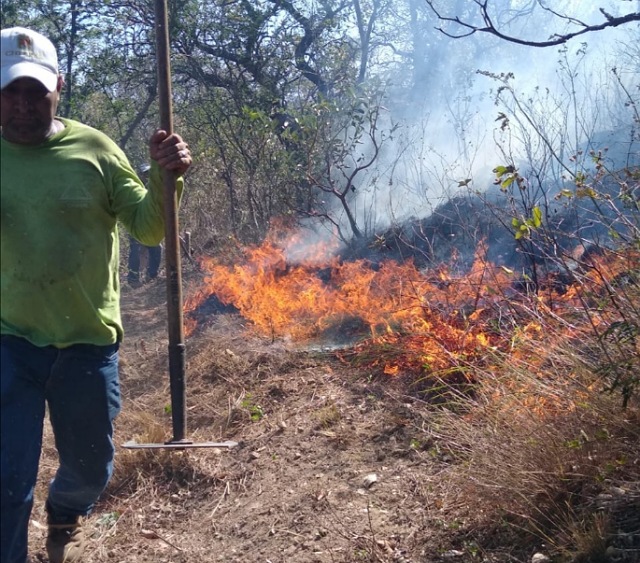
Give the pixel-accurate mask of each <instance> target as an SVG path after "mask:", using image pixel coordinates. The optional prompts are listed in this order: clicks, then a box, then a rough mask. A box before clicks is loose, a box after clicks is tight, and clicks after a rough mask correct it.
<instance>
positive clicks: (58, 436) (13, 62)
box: [0, 28, 191, 563]
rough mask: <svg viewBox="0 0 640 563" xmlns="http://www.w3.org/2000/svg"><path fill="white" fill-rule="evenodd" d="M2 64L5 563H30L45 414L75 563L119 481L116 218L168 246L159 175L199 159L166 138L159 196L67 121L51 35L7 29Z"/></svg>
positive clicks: (61, 528)
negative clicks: (98, 508)
mask: <svg viewBox="0 0 640 563" xmlns="http://www.w3.org/2000/svg"><path fill="white" fill-rule="evenodd" d="M1 59H2V61H1V76H0V96H1V105H0V109H1V111H0V114H1V123H0V125H1V126H2V130H1V133H2V138H1V139H0V150H1V152H0V156H1V158H0V172H1V174H0V198H1V201H0V204H1V205H0V234H1V236H0V246H1V248H0V250H1V256H2V261H1V269H0V274H1V275H0V287H1V292H0V300H1V301H0V335H1V336H0V403H1V404H0V407H1V408H0V416H1V428H0V429H1V448H0V449H1V460H0V461H1V463H0V469H1V497H2V498H1V510H2V514H1V522H0V528H1V537H0V541H1V543H0V553H1V563H25V561H26V559H27V528H28V522H29V516H30V513H31V508H32V505H33V492H34V487H35V483H36V478H37V470H38V460H39V456H40V450H41V446H42V428H43V419H44V413H45V403H46V404H47V405H48V407H49V416H50V421H51V425H52V428H53V431H54V435H55V444H56V448H57V450H58V454H59V464H60V465H59V468H58V470H57V473H56V475H55V478H54V479H53V480H52V482H51V483H50V486H49V493H48V498H47V502H46V511H47V516H48V527H49V531H48V537H47V551H48V554H49V559H50V562H51V563H77V562H79V561H83V556H82V551H83V548H84V544H85V539H84V535H83V532H82V527H81V517H83V516H86V515H87V514H89V513H90V512H91V510H92V508H93V506H94V504H95V502H96V501H97V499H98V497H99V495H100V494H101V493H102V492H103V490H104V488H105V487H106V485H107V483H108V481H109V479H110V477H111V473H112V470H113V457H114V444H113V440H112V437H113V421H114V419H115V417H116V415H117V413H118V411H119V410H120V392H119V383H118V344H119V342H120V341H121V340H122V337H123V330H122V323H121V319H120V304H119V301H120V289H119V280H118V230H117V228H116V221H121V222H122V223H123V225H124V226H125V227H126V228H127V229H128V230H129V232H130V233H131V234H133V235H134V236H135V237H136V238H137V239H139V240H140V241H142V242H143V243H144V244H149V245H155V244H158V243H159V242H160V240H161V239H162V237H163V234H164V232H163V231H164V221H163V198H162V181H161V169H164V170H166V171H169V173H174V174H176V175H177V176H179V175H181V174H184V172H186V170H187V169H188V168H189V166H190V165H191V155H190V152H189V149H188V147H187V145H186V143H185V142H184V141H183V140H182V138H181V137H180V136H179V135H176V134H173V135H168V134H167V132H166V131H162V130H158V131H156V132H155V133H154V134H153V135H152V137H151V139H150V142H149V152H150V157H151V159H152V169H151V181H150V184H149V190H148V191H147V189H146V188H145V187H144V185H143V184H142V182H141V181H140V180H139V178H138V177H137V176H136V174H135V172H134V171H133V169H132V168H131V166H130V164H129V162H128V161H127V158H126V157H125V155H124V153H123V152H122V151H121V150H120V149H119V148H118V147H117V145H116V144H115V143H113V142H112V141H111V140H110V139H109V138H108V137H106V136H105V135H103V134H102V133H100V132H98V131H96V130H95V129H92V128H90V127H87V126H85V125H83V124H81V123H78V122H77V121H73V120H69V119H63V118H60V117H57V116H56V109H57V106H58V101H59V98H60V91H61V88H62V85H63V81H62V78H61V77H60V75H59V73H58V63H57V56H56V51H55V48H54V46H53V45H52V43H51V42H50V41H49V40H48V39H47V38H45V37H44V36H42V35H40V34H38V33H35V32H34V31H31V30H28V29H24V28H11V29H5V30H2V33H1ZM177 187H178V190H179V193H181V192H182V180H181V179H177Z"/></svg>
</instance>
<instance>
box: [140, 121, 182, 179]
mask: <svg viewBox="0 0 640 563" xmlns="http://www.w3.org/2000/svg"><path fill="white" fill-rule="evenodd" d="M149 154H150V155H151V158H152V159H153V160H155V161H156V162H157V163H158V165H159V166H160V168H164V169H165V170H171V171H172V172H175V173H176V174H177V175H179V176H182V175H183V174H184V173H185V172H186V171H187V170H188V169H189V166H191V163H192V162H193V160H192V159H191V151H190V150H189V145H187V143H185V142H184V141H183V140H182V137H181V136H180V135H178V134H177V133H173V134H172V135H168V134H167V132H166V131H164V130H163V129H158V130H157V131H156V132H155V133H154V134H153V135H152V136H151V139H150V141H149Z"/></svg>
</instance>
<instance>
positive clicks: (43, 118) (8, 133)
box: [0, 78, 62, 145]
mask: <svg viewBox="0 0 640 563" xmlns="http://www.w3.org/2000/svg"><path fill="white" fill-rule="evenodd" d="M61 87H62V80H60V79H59V80H58V85H57V87H56V89H55V90H54V91H53V92H48V91H47V89H46V88H45V87H44V86H43V85H42V84H41V83H40V82H39V81H37V80H35V79H33V78H18V79H16V80H14V81H13V82H11V83H9V84H8V85H7V86H5V87H4V88H3V89H2V90H0V98H1V104H0V118H1V119H0V121H1V124H2V136H3V137H4V138H5V139H6V140H7V141H10V142H12V143H18V144H21V145H37V144H39V143H42V142H43V141H44V140H46V139H47V137H48V136H49V135H50V132H51V129H52V125H53V119H54V117H55V115H56V110H57V109H58V101H59V99H60V89H61Z"/></svg>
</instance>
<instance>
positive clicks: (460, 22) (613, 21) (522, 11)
mask: <svg viewBox="0 0 640 563" xmlns="http://www.w3.org/2000/svg"><path fill="white" fill-rule="evenodd" d="M426 2H427V4H428V5H429V7H430V8H431V9H432V10H433V13H434V14H435V15H436V16H437V17H438V19H440V20H441V21H443V22H448V23H451V24H454V25H453V28H454V29H456V30H457V29H459V28H461V30H460V31H459V32H456V31H447V30H446V29H444V28H442V27H439V28H437V29H439V30H440V31H441V32H442V33H444V34H445V35H447V36H448V37H452V38H454V39H457V38H461V37H469V36H470V35H473V34H475V33H477V32H480V33H488V34H490V35H494V36H496V37H498V38H500V39H503V40H505V41H509V42H511V43H517V44H519V45H528V46H530V47H551V46H554V45H561V44H563V43H566V42H567V41H569V40H570V39H573V38H574V37H579V36H582V35H585V34H587V33H592V32H597V31H602V30H604V29H607V28H613V27H618V26H621V25H627V24H629V23H632V22H634V21H640V12H631V11H629V12H627V13H624V14H621V15H619V16H613V15H611V14H610V13H608V12H607V11H606V10H605V9H604V8H602V7H601V8H599V9H598V11H599V13H600V15H601V17H602V19H601V21H600V22H598V23H593V24H588V23H585V22H584V21H581V20H580V19H578V18H577V17H573V16H571V15H569V14H565V13H562V12H560V11H557V10H554V9H552V8H549V7H548V6H546V5H545V2H543V0H529V2H528V3H527V4H526V5H525V7H523V8H519V9H518V10H509V11H510V12H511V13H510V14H509V15H510V17H514V16H516V17H517V16H522V15H529V14H531V13H532V11H533V9H534V8H535V6H536V5H538V6H539V7H540V8H541V9H542V10H544V11H545V12H548V13H549V14H552V15H553V16H554V17H555V18H557V20H559V21H560V22H561V23H564V24H568V25H570V26H572V27H573V28H575V29H576V30H575V31H567V32H560V33H554V34H552V35H551V36H550V37H549V39H547V40H543V41H540V40H531V39H523V38H522V37H519V36H516V35H511V34H509V33H507V32H504V31H503V30H502V29H501V25H500V24H499V23H497V21H499V17H498V15H497V14H498V13H499V12H500V11H499V10H498V9H496V7H495V6H491V5H490V3H489V0H473V3H474V4H475V5H476V6H477V13H476V14H470V15H469V16H468V18H467V17H465V16H460V15H453V16H448V15H445V14H444V13H443V12H442V11H441V10H440V9H438V8H437V7H436V0H426ZM496 3H497V4H499V2H496ZM630 4H631V2H630ZM474 15H475V16H477V15H479V16H480V20H481V22H482V23H476V22H475V21H474ZM476 21H477V18H476Z"/></svg>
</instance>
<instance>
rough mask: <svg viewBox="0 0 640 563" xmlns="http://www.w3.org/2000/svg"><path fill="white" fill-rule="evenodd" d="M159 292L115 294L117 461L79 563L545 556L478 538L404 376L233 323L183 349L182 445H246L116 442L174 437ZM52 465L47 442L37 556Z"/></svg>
mask: <svg viewBox="0 0 640 563" xmlns="http://www.w3.org/2000/svg"><path fill="white" fill-rule="evenodd" d="M196 283H197V279H196V278H194V279H193V280H192V281H186V282H185V294H187V293H188V292H189V291H190V289H191V286H190V284H196ZM165 292H166V290H165V286H164V282H163V281H157V282H153V283H150V284H147V285H145V286H143V287H141V288H138V289H131V288H129V287H126V286H125V287H124V289H123V315H124V323H125V330H126V339H125V343H124V345H123V347H122V356H121V357H122V369H121V375H122V391H123V411H122V413H121V415H120V417H119V419H118V423H117V429H116V443H117V454H116V455H117V462H116V469H115V474H114V478H113V480H112V483H111V484H110V486H109V488H108V490H107V492H106V493H105V494H104V496H103V498H102V500H101V501H100V503H99V505H98V506H97V507H96V510H95V512H94V513H93V514H92V515H91V516H90V517H89V518H88V520H87V522H86V525H87V529H88V531H89V534H90V536H91V544H90V548H89V552H88V556H87V559H86V561H87V563H103V562H107V561H108V562H117V563H151V562H154V563H161V562H166V563H169V562H172V563H186V562H189V563H208V562H221V561H224V562H256V563H257V562H264V563H269V562H271V563H276V562H278V563H296V562H299V563H314V562H317V563H330V562H351V561H379V562H404V563H409V562H437V561H454V562H456V561H461V562H463V561H464V562H466V561H474V562H476V561H523V562H524V561H527V562H528V561H530V560H531V556H532V555H533V554H534V553H535V552H536V551H540V550H542V551H544V546H543V545H538V546H536V545H527V546H524V547H523V546H522V545H521V546H516V543H517V542H514V543H513V545H510V543H509V541H508V540H504V538H503V539H501V540H500V541H495V542H492V541H491V538H490V537H487V536H485V537H483V538H479V537H478V536H477V534H478V532H477V530H478V529H479V528H478V526H472V525H471V524H472V523H474V522H476V523H477V520H478V519H479V518H481V517H482V513H483V507H482V506H481V505H474V506H469V505H468V501H465V500H464V498H465V496H464V495H462V494H459V493H460V491H458V490H457V489H456V486H455V485H454V484H453V482H452V481H450V480H449V477H448V476H449V472H450V469H451V466H452V459H451V457H450V456H449V455H448V453H447V447H446V444H445V443H442V442H441V441H440V439H439V437H438V433H437V429H436V428H433V427H432V426H431V424H430V420H429V414H428V413H429V410H428V409H427V408H425V405H424V403H422V401H421V400H420V399H419V398H418V397H416V396H413V395H412V394H411V393H410V392H408V390H407V388H406V387H405V386H403V384H402V382H400V381H392V380H390V379H389V378H381V377H379V376H375V375H374V374H372V373H369V372H368V371H367V370H357V369H354V368H351V367H348V366H345V365H344V364H343V363H341V362H339V361H338V359H337V358H336V356H335V354H333V353H331V352H330V351H327V350H322V349H320V348H316V349H310V348H308V349H304V348H300V347H296V346H294V345H293V344H291V343H286V342H282V341H271V340H269V339H264V338H260V337H258V336H256V335H255V334H254V333H252V331H251V329H250V327H247V326H245V325H244V323H243V320H242V319H241V318H239V317H238V316H237V315H234V314H220V315H215V316H212V319H211V320H210V322H209V323H208V326H206V327H204V328H201V329H198V330H197V331H196V333H195V334H193V335H192V336H191V337H190V338H189V339H188V340H187V405H188V426H189V428H188V435H189V438H190V439H192V440H193V441H194V442H199V441H210V440H215V441H219V440H233V441H236V442H238V444H239V445H238V446H237V447H236V448H233V449H231V450H222V449H192V450H187V451H180V452H167V451H158V452H148V451H139V450H137V451H134V450H128V449H125V448H123V447H122V444H124V443H125V442H127V441H128V440H131V439H134V440H136V441H138V442H149V441H151V442H162V441H164V440H167V439H170V438H171V418H170V409H169V403H170V400H169V388H168V368H167V357H166V356H167V354H166V348H167V336H166V326H167V323H166V310H165ZM47 433H48V434H49V430H48V429H47ZM55 467H56V463H55V451H54V449H53V446H52V440H51V437H50V436H49V435H48V436H47V438H46V440H45V448H44V451H43V456H42V464H41V471H40V479H39V484H38V489H37V495H36V497H37V498H36V505H35V507H34V511H33V515H32V522H31V529H30V545H31V548H32V551H31V553H32V558H33V559H34V561H39V562H46V561H47V559H46V557H45V555H44V551H43V546H44V540H45V531H46V530H45V526H44V523H45V515H44V507H43V504H44V503H43V500H44V497H45V494H46V484H47V483H48V481H49V480H50V478H51V477H52V475H53V472H54V471H55ZM467 498H468V497H467ZM497 527H498V525H497V524H496V528H497ZM483 529H484V530H485V531H484V532H483V533H486V534H490V533H491V532H490V531H489V529H488V528H487V527H484V528H483ZM471 530H475V532H472V531H471ZM491 545H495V549H489V548H488V547H486V546H491ZM480 546H483V547H480Z"/></svg>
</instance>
